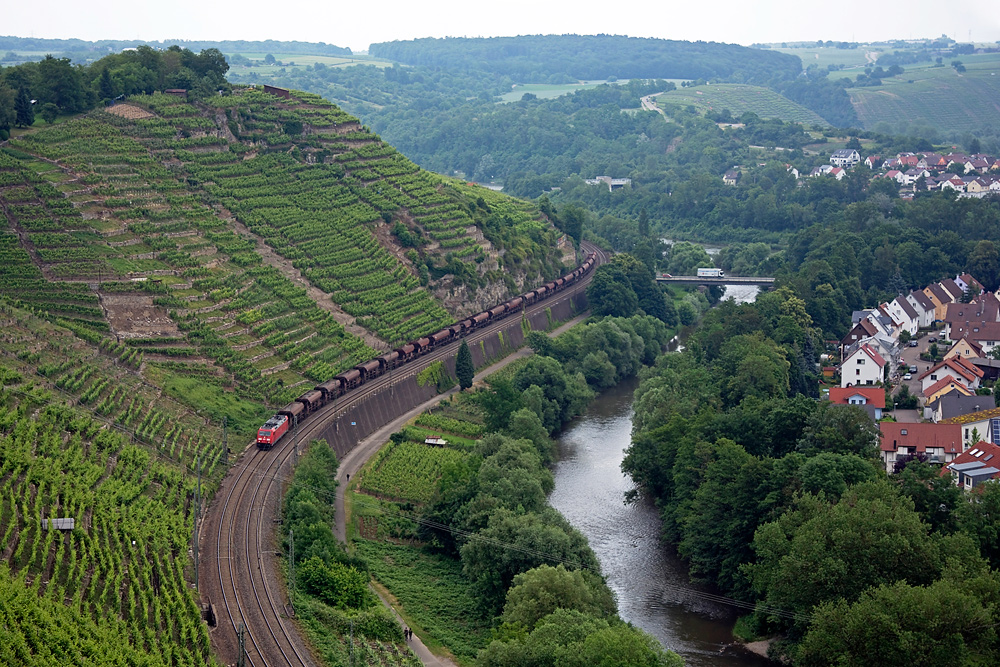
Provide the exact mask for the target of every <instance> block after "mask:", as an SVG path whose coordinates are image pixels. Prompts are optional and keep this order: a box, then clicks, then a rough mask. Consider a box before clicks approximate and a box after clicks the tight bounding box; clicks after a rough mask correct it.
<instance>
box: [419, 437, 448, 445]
mask: <svg viewBox="0 0 1000 667" xmlns="http://www.w3.org/2000/svg"><path fill="white" fill-rule="evenodd" d="M424 444H425V445H434V446H435V447H444V446H445V445H447V444H448V441H447V440H445V439H444V438H427V439H426V440H424Z"/></svg>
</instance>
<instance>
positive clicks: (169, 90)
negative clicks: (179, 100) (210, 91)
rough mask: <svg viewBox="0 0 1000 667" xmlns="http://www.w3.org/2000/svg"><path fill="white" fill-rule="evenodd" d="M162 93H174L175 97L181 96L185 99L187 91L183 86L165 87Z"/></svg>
mask: <svg viewBox="0 0 1000 667" xmlns="http://www.w3.org/2000/svg"><path fill="white" fill-rule="evenodd" d="M163 94H164V95H174V96H176V97H183V98H184V99H187V96H188V91H187V90H186V89H184V88H167V89H166V90H164V91H163Z"/></svg>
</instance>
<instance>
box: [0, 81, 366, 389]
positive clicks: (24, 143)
mask: <svg viewBox="0 0 1000 667" xmlns="http://www.w3.org/2000/svg"><path fill="white" fill-rule="evenodd" d="M163 97H165V96H151V99H154V98H155V99H156V101H157V104H156V105H155V106H156V108H157V109H159V110H162V109H164V108H172V107H173V106H178V107H180V108H181V109H182V110H183V111H184V112H185V113H187V114H190V113H191V112H192V110H193V109H194V107H191V106H190V105H186V104H183V101H182V100H177V98H168V99H166V100H160V99H159V98H163ZM178 101H179V102H180V104H176V102H178ZM170 103H173V104H170ZM184 117H187V116H183V115H180V114H174V115H173V117H172V120H171V122H175V121H176V119H177V118H184ZM198 117H199V118H200V116H198ZM73 124H74V125H78V127H76V129H75V131H73V132H68V131H67V130H66V129H65V126H58V127H54V128H51V131H43V132H39V133H35V134H33V135H28V136H26V137H25V138H24V139H22V140H21V142H20V143H19V148H20V149H21V150H30V151H31V152H32V153H34V154H36V155H41V156H43V157H44V158H45V159H46V160H54V161H56V160H57V161H58V163H59V164H60V165H71V166H73V168H74V169H75V170H76V171H75V172H67V171H64V170H62V169H60V168H59V167H58V166H56V165H54V164H52V163H50V162H44V161H41V160H30V159H24V160H16V159H12V158H11V157H9V156H8V155H4V156H3V157H4V158H5V161H4V163H3V164H2V165H0V174H2V180H0V182H3V183H7V185H4V186H0V203H3V205H4V208H5V211H6V213H7V217H8V221H9V223H10V225H11V227H12V229H18V228H21V229H22V230H24V237H25V238H26V239H27V240H28V242H29V244H30V247H32V248H33V249H34V251H35V253H36V255H37V262H38V263H39V264H40V266H41V267H42V268H43V269H44V271H45V273H46V274H48V276H49V277H62V278H66V279H70V280H77V281H80V280H85V281H88V282H90V283H92V284H95V286H96V283H97V281H98V280H100V281H101V285H100V289H99V290H97V292H96V293H95V292H92V291H91V290H90V289H89V287H88V285H87V284H85V283H81V282H63V283H59V287H58V288H56V287H46V286H45V284H44V280H42V278H43V276H42V272H41V271H40V270H39V269H38V268H37V266H34V265H32V263H31V262H27V261H22V262H20V263H18V266H21V267H22V270H24V271H28V272H30V274H31V275H33V276H34V278H31V279H29V278H28V277H27V275H28V274H26V277H25V278H24V279H23V280H22V285H21V288H20V289H19V290H18V291H17V292H16V293H14V294H13V295H14V296H20V297H21V298H24V299H26V300H30V301H31V302H32V303H33V304H37V305H36V308H38V307H44V308H45V309H46V310H47V311H49V312H53V313H55V312H60V311H62V312H61V314H63V315H64V316H65V317H68V318H73V320H74V321H75V322H76V323H77V324H79V325H81V326H89V327H91V328H94V329H95V330H96V331H97V332H99V333H108V331H109V326H108V323H107V321H106V320H105V318H104V315H105V314H104V312H102V310H101V307H100V302H101V301H104V302H105V303H110V302H112V301H115V302H116V303H119V302H122V301H125V302H131V303H130V304H126V306H122V307H121V308H117V310H118V311H121V314H122V315H123V317H122V318H120V320H119V321H115V314H116V308H115V307H113V306H109V310H110V312H109V317H110V318H111V319H112V327H110V329H112V330H113V333H115V334H116V335H118V336H119V337H120V338H121V339H122V340H124V343H125V344H126V345H130V346H135V345H143V352H144V353H145V355H146V358H147V359H151V360H154V361H159V360H163V359H169V360H175V359H185V358H190V357H192V356H194V357H198V358H200V360H201V361H205V360H208V361H209V366H210V367H214V368H215V369H216V370H218V371H219V374H220V375H221V374H222V372H224V373H225V374H227V375H228V376H229V378H230V380H229V381H230V382H232V383H235V384H236V385H237V386H240V387H241V389H242V390H243V391H244V393H245V395H250V396H256V397H259V398H262V399H268V400H270V401H271V402H274V403H280V402H284V401H287V400H291V398H294V396H297V395H298V394H299V393H301V390H300V388H299V386H300V385H304V384H311V383H314V382H316V381H317V380H325V379H328V378H329V377H330V376H332V375H334V374H336V373H338V372H340V371H342V370H344V369H345V368H349V367H350V366H353V365H355V364H357V363H359V362H360V361H363V360H364V359H367V358H370V357H371V356H373V354H374V351H373V350H372V349H371V348H369V347H368V346H367V345H365V344H364V343H363V342H362V341H361V340H360V339H358V338H357V337H355V336H351V335H349V334H347V333H346V331H345V330H344V328H343V327H342V326H341V325H340V324H339V323H337V321H336V320H335V319H334V316H333V315H332V314H331V313H329V312H327V311H325V310H323V309H321V308H319V307H318V306H317V305H316V304H315V303H314V302H313V301H312V300H311V299H309V298H308V297H307V295H306V292H305V290H304V289H302V288H301V287H297V286H295V285H294V284H293V283H292V282H291V281H290V280H288V279H287V278H285V277H283V276H282V275H281V274H280V273H279V272H278V271H277V270H276V269H274V268H272V267H269V266H265V265H263V263H262V259H261V257H260V255H259V254H257V252H256V251H255V247H256V244H255V241H254V240H253V239H246V238H243V237H240V236H238V235H236V234H234V233H232V232H231V231H228V230H224V228H225V227H226V226H227V223H226V221H225V220H224V219H222V218H220V217H219V215H218V214H217V212H216V211H215V210H213V209H212V208H211V207H209V206H206V205H205V204H204V203H202V202H201V201H200V200H199V199H197V198H196V197H194V196H192V195H191V194H188V193H186V192H184V191H183V189H184V188H186V187H188V184H187V183H185V182H184V181H182V180H179V178H178V176H179V175H178V173H176V170H175V169H174V170H171V169H170V168H168V167H166V166H164V164H168V165H169V164H171V163H173V162H174V161H176V158H175V157H174V155H175V153H177V154H181V155H183V154H185V152H187V151H185V150H178V149H174V148H163V147H162V143H163V142H164V141H166V139H164V137H167V136H169V137H174V136H177V135H180V134H183V132H182V131H181V130H178V129H177V128H176V127H173V126H172V125H169V124H168V123H167V122H166V121H164V120H162V119H159V118H145V119H140V120H129V119H126V118H122V117H120V116H115V115H112V114H107V113H95V114H93V115H92V116H91V117H88V118H85V119H81V120H78V121H74V122H73ZM129 135H131V136H129ZM206 138H209V139H213V138H212V137H189V138H187V139H185V138H180V139H170V141H200V142H202V143H204V142H203V140H204V139H206ZM213 140H214V141H216V142H218V141H219V140H218V138H217V137H216V138H214V139H213ZM223 143H225V142H224V141H223ZM192 154H194V153H192ZM225 154H226V155H231V153H229V152H228V151H227V152H226V153H225ZM198 155H212V153H198ZM164 158H166V159H164ZM91 169H92V170H93V171H91ZM50 180H51V181H54V182H57V183H59V185H56V186H54V185H52V183H50V182H49V181H50ZM53 211H57V212H58V216H59V217H57V215H56V214H53ZM36 221H38V222H36ZM14 245H16V244H14ZM14 245H12V243H11V242H10V241H8V242H7V243H6V245H5V246H4V248H6V250H3V249H0V251H2V252H7V251H11V250H13V249H14ZM26 258H27V257H26V256H25V257H23V258H22V259H26ZM129 277H132V278H135V277H138V278H139V279H140V280H143V279H145V282H142V283H131V282H127V281H123V280H122V279H124V278H129ZM30 280H33V281H34V282H29V281H30ZM104 281H111V282H104ZM116 281H117V282H116ZM44 290H47V291H48V292H50V293H51V292H55V293H56V294H55V296H58V297H65V296H67V295H68V294H76V295H79V296H78V297H77V299H76V302H72V303H71V302H69V301H68V299H65V298H60V299H58V300H57V299H55V298H50V299H39V298H38V296H39V293H40V291H44ZM109 293H114V296H113V297H110V296H109ZM136 308H138V309H141V310H142V311H143V312H144V313H149V314H150V315H151V316H152V319H153V320H155V321H159V322H160V328H159V330H157V331H149V330H143V331H130V330H129V329H128V326H129V323H130V322H131V321H132V320H131V319H130V320H129V321H125V320H126V317H125V316H126V315H127V314H133V315H134V313H135V309H136ZM277 319H281V322H282V323H283V324H285V325H288V326H292V327H293V329H290V330H289V333H291V332H292V331H295V332H297V335H298V337H299V338H298V339H296V340H301V339H304V338H308V339H310V341H311V348H310V349H308V350H304V349H303V348H301V347H298V348H296V347H295V346H294V345H290V344H289V343H290V342H291V343H294V342H296V341H288V340H284V339H283V338H282V337H280V336H273V335H272V334H273V333H274V326H273V325H271V324H270V323H271V322H273V321H275V320H277ZM80 320H82V321H80ZM149 338H152V339H154V340H155V341H157V345H155V346H148V345H144V343H146V342H148V339H149ZM251 342H255V343H256V344H253V345H248V343H251ZM150 355H152V356H150ZM194 361H199V359H195V360H194ZM200 368H204V365H203V364H201V365H199V366H196V367H195V371H199V369H200ZM175 370H176V371H178V372H182V371H183V370H184V369H183V368H175ZM217 379H218V378H217ZM102 400H103V397H102Z"/></svg>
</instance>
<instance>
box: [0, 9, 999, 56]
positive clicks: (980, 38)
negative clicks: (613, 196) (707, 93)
mask: <svg viewBox="0 0 1000 667" xmlns="http://www.w3.org/2000/svg"><path fill="white" fill-rule="evenodd" d="M233 7H234V6H233V5H227V6H221V5H215V4H211V3H195V2H193V1H192V0H177V1H176V2H173V3H170V4H169V5H167V4H166V3H163V4H155V5H154V4H149V5H146V4H143V3H128V4H125V3H122V2H118V1H117V0H94V2H92V3H89V4H88V5H86V6H84V5H81V4H80V3H76V2H69V1H68V0H51V1H50V2H49V3H47V4H46V6H45V8H44V10H42V11H40V10H39V7H37V6H34V5H30V4H26V3H20V4H15V5H13V6H11V7H9V8H8V10H7V11H6V12H5V14H6V15H5V16H4V24H5V25H4V27H3V28H0V31H2V32H4V33H5V35H7V36H17V37H28V38H32V37H33V38H43V39H73V38H76V39H82V40H87V41H96V40H102V39H111V40H143V41H172V40H192V41H193V40H202V41H225V40H247V41H264V40H268V39H272V40H279V41H302V42H326V43H328V44H333V45H336V46H341V47H344V46H346V47H350V48H351V49H352V50H353V51H365V50H367V49H368V47H369V45H370V44H372V43H375V42H386V41H393V40H406V39H417V38H421V37H500V36H515V35H538V34H581V35H583V34H588V35H594V34H615V35H628V36H630V37H656V38H661V39H677V40H688V41H714V42H726V43H734V44H743V45H749V44H753V43H780V42H802V41H816V40H820V39H822V40H824V41H829V40H833V41H849V42H876V41H886V40H893V39H920V38H933V37H938V36H940V35H942V34H946V35H947V36H948V37H951V38H952V39H955V40H957V41H960V42H968V41H976V42H995V41H997V40H1000V12H996V11H988V10H987V11H978V10H977V9H976V7H975V6H972V5H958V6H955V7H948V8H947V11H946V12H942V10H941V8H942V5H941V3H940V2H934V1H932V0H912V2H911V3H910V4H909V6H908V7H907V10H906V11H905V12H900V11H899V10H898V8H895V7H890V6H873V5H872V3H870V2H862V1H861V0H844V1H843V2H841V3H840V4H839V5H838V6H837V7H836V8H835V9H829V10H828V9H820V10H818V11H816V10H814V9H812V8H810V11H809V12H808V15H807V13H806V12H804V11H803V6H802V4H801V3H800V2H796V1H793V0H762V1H760V2H757V3H747V2H745V1H742V0H716V2H714V3H713V4H712V17H715V18H718V19H719V20H706V19H705V18H704V11H703V10H702V8H701V7H699V6H695V5H692V4H690V3H677V4H676V6H674V5H671V4H668V3H660V4H649V5H641V4H640V5H633V6H630V7H628V8H627V9H625V10H622V11H614V10H609V7H613V6H612V5H608V4H607V3H603V2H595V1H594V0H580V1H578V2H573V3H562V2H559V3H549V4H540V3H535V2H532V3H529V2H525V1H524V0H512V2H509V3H506V4H504V5H502V6H501V5H497V6H496V8H494V7H492V6H471V5H468V4H467V3H459V2H456V1H455V0H442V1H438V2H432V3H413V2H404V1H403V0H375V1H374V2H372V3H371V4H369V5H366V6H364V7H363V8H362V7H357V8H347V9H345V6H344V5H330V4H325V3H324V4H321V3H313V2H308V1H305V0H289V2H285V3H282V4H280V5H274V4H271V3H263V2H260V1H259V0H247V1H246V2H243V3H241V4H239V5H235V7H236V8H238V13H237V12H236V11H233V10H232V8H233ZM383 17H384V18H383Z"/></svg>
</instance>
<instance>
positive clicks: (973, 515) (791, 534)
mask: <svg viewBox="0 0 1000 667" xmlns="http://www.w3.org/2000/svg"><path fill="white" fill-rule="evenodd" d="M821 335H822V334H821V333H820V332H819V330H817V329H816V328H815V327H814V323H813V321H812V318H811V317H810V315H809V313H808V311H807V307H806V303H805V302H804V301H803V300H802V299H800V298H799V297H798V296H796V295H795V293H794V292H793V291H792V290H790V289H788V288H781V289H778V290H776V291H774V292H771V293H767V294H763V295H761V296H760V297H759V298H758V300H757V302H756V303H755V304H744V305H735V304H733V303H732V302H726V303H724V304H723V305H721V306H719V307H718V308H716V309H715V310H713V311H712V312H710V313H709V314H708V315H707V316H706V317H705V319H704V320H703V322H702V325H701V326H700V327H699V329H698V330H697V331H696V332H695V333H694V334H693V335H692V336H691V337H690V338H689V339H688V341H687V348H686V350H685V351H684V352H683V353H679V354H669V355H665V356H663V357H661V358H660V359H659V360H658V362H657V364H656V366H655V368H653V369H649V370H648V371H644V372H643V374H642V378H643V379H642V382H641V384H640V387H639V389H638V391H637V392H636V403H635V418H634V421H633V425H634V436H633V442H632V445H631V447H630V449H629V451H628V453H627V456H626V459H625V462H624V464H623V468H624V469H625V471H626V472H628V473H629V474H630V475H631V476H632V477H633V479H634V480H635V481H636V482H637V483H638V484H639V485H640V486H641V488H642V489H643V493H646V494H649V495H651V496H652V497H653V498H655V499H656V502H657V506H658V507H659V508H660V510H661V514H662V517H663V522H664V526H663V528H664V535H665V537H666V538H667V540H668V541H669V542H671V543H672V544H673V545H675V546H676V547H677V550H678V552H679V554H680V555H681V557H682V558H684V559H685V560H686V561H687V563H688V565H689V567H690V572H691V576H692V577H693V578H694V579H696V580H699V581H703V582H707V583H711V584H712V585H714V586H717V587H718V588H720V589H721V590H722V591H724V592H725V594H727V595H729V596H732V597H735V598H738V599H740V600H743V601H746V602H748V603H751V604H757V605H758V606H757V610H756V611H755V612H754V613H753V614H751V615H750V616H749V617H747V618H745V619H743V620H742V621H741V623H740V627H742V628H743V633H744V634H750V635H752V634H756V635H760V636H773V635H780V636H783V637H784V638H785V639H784V640H783V641H780V642H778V643H777V645H776V646H775V649H776V657H777V656H778V655H783V656H784V657H785V658H786V659H788V660H790V662H791V663H792V664H795V665H817V666H818V665H834V664H837V665H842V664H871V663H872V661H873V660H874V661H875V662H878V664H887V665H908V664H988V663H994V662H996V661H997V660H998V659H1000V640H998V636H997V634H996V633H995V632H994V631H992V630H991V629H990V628H993V627H994V626H995V625H996V624H997V622H998V621H1000V616H998V613H1000V612H998V609H1000V607H998V606H997V600H998V599H1000V598H998V596H1000V574H998V572H997V571H996V570H995V569H992V568H994V567H995V566H996V563H997V562H998V556H1000V551H998V545H997V541H996V540H995V539H994V536H995V535H996V534H997V530H998V528H1000V524H998V519H997V517H998V514H997V513H996V511H995V508H996V507H997V502H998V500H1000V485H996V484H989V485H985V487H986V488H985V490H984V491H983V493H982V494H981V495H980V496H979V497H978V498H977V501H975V502H973V501H971V500H970V499H967V498H966V496H964V495H963V494H962V492H961V491H960V490H959V489H958V488H957V487H956V486H955V485H954V484H953V483H952V481H951V478H950V477H947V476H946V477H943V478H942V477H940V476H939V474H938V473H939V470H938V469H936V468H934V467H933V466H930V465H928V464H926V463H922V462H920V461H919V460H914V461H910V462H908V463H907V464H906V465H905V467H903V469H902V470H901V471H900V472H898V473H896V474H893V475H887V474H886V473H885V469H884V467H883V465H882V463H881V461H879V459H878V441H879V435H878V430H877V429H876V427H875V425H874V424H873V422H872V421H871V419H870V418H869V417H868V415H867V414H866V413H865V412H864V411H862V410H861V409H860V408H858V407H856V406H840V405H833V404H831V403H829V402H817V401H816V400H815V398H814V396H815V393H816V378H815V375H814V372H815V371H814V369H815V362H816V360H817V359H816V355H817V351H818V349H819V347H818V343H819V340H820V338H819V337H820V336H821ZM901 563H903V564H905V565H903V566H902V567H901V566H900V564H901ZM874 628H877V630H874Z"/></svg>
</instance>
